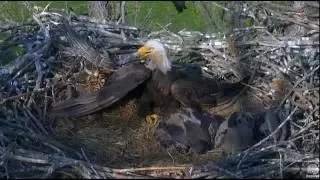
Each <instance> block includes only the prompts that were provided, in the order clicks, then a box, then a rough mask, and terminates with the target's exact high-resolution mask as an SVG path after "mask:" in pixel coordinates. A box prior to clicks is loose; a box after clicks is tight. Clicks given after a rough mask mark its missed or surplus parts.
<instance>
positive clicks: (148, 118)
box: [145, 114, 160, 125]
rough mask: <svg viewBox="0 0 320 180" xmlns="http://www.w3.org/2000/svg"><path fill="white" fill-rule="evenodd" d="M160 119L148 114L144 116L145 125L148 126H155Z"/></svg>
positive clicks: (156, 115)
mask: <svg viewBox="0 0 320 180" xmlns="http://www.w3.org/2000/svg"><path fill="white" fill-rule="evenodd" d="M159 119H160V116H159V115H158V114H150V115H147V116H146V119H145V121H146V123H147V124H150V125H155V124H156V123H157V122H158V120H159Z"/></svg>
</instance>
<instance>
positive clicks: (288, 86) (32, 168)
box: [0, 6, 319, 178]
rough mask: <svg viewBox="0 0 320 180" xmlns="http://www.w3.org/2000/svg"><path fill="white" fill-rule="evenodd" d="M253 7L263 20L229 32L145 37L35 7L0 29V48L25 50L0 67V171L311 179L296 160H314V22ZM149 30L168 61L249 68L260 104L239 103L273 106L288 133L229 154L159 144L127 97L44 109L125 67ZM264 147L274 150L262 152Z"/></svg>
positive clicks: (219, 71)
mask: <svg viewBox="0 0 320 180" xmlns="http://www.w3.org/2000/svg"><path fill="white" fill-rule="evenodd" d="M252 8H253V9H251V10H256V11H255V13H254V15H255V16H256V17H255V18H256V19H259V20H264V21H261V23H260V24H256V26H253V27H250V28H244V29H234V32H233V33H232V34H231V35H230V36H229V37H228V38H224V36H222V35H219V34H201V33H197V32H186V31H180V32H179V33H177V34H174V33H172V32H170V31H168V30H166V29H164V30H161V31H159V32H152V33H149V34H143V33H139V31H138V29H137V28H135V27H132V26H125V25H114V24H108V25H106V24H104V25H103V24H97V23H94V22H92V21H91V20H90V19H89V18H87V17H83V16H78V17H77V16H71V19H69V20H66V16H64V15H61V14H58V13H52V12H42V13H40V14H37V15H35V16H34V19H35V21H32V23H30V24H26V25H24V26H17V25H11V26H10V25H8V26H7V27H5V28H2V30H1V31H2V32H10V34H11V36H10V38H8V39H7V40H5V41H4V42H3V44H4V46H2V47H4V48H5V45H7V44H6V43H8V42H18V43H19V44H23V45H24V47H25V49H26V53H25V54H24V55H22V56H20V57H18V58H17V59H16V60H15V61H13V62H11V63H10V64H9V65H7V66H4V67H1V68H0V82H1V84H3V86H1V92H0V97H1V101H0V103H1V106H0V125H1V126H0V127H1V131H0V132H1V133H0V142H1V146H0V147H1V148H0V149H1V154H2V155H1V165H0V169H1V171H0V172H1V176H2V177H10V178H17V177H73V178H75V177H83V178H106V177H127V178H129V177H168V176H170V177H189V178H190V177H191V178H197V177H234V178H248V177H268V178H271V177H286V176H287V175H291V176H292V175H296V174H298V175H300V176H301V177H306V176H308V175H309V176H311V175H315V174H312V172H313V171H311V170H310V169H309V170H307V169H301V167H314V166H316V165H317V164H319V144H318V142H319V103H318V102H319V93H318V92H319V77H318V76H317V74H318V73H319V42H318V39H317V38H318V37H319V26H318V25H317V24H319V19H318V18H313V17H311V16H310V15H309V14H307V13H305V14H304V16H303V17H304V18H305V19H304V20H303V21H302V20H301V17H300V14H299V15H297V14H289V13H279V12H278V11H276V8H275V9H268V8H267V7H263V6H259V7H252ZM267 12H271V13H272V15H270V14H268V13H267ZM294 18H296V19H297V20H296V21H294V22H292V19H294ZM306 19H307V20H306ZM279 20H281V21H283V22H282V23H283V24H281V22H280V23H279ZM35 22H36V23H35ZM56 22H57V23H56ZM275 22H277V23H275ZM287 22H290V23H291V24H289V25H288V24H287ZM258 25H259V26H258ZM315 25H317V26H315ZM298 27H299V30H300V31H298ZM27 32H28V33H27ZM284 32H285V33H284ZM83 37H88V39H87V38H83ZM151 38H158V39H160V40H161V41H162V42H164V43H165V44H166V46H167V47H168V50H169V56H170V57H171V59H175V60H176V61H177V62H180V63H186V62H187V63H198V64H201V65H203V66H204V71H206V72H207V74H208V75H210V76H213V77H218V78H227V74H234V75H235V76H238V75H239V74H241V69H246V70H252V71H254V72H256V76H255V78H254V79H253V81H252V82H251V83H250V85H249V87H248V90H247V91H248V92H247V96H248V97H247V98H246V100H247V101H248V100H250V101H253V102H258V104H252V103H251V104H252V107H250V106H246V107H245V108H246V109H240V110H241V111H257V110H262V109H263V108H265V107H279V108H281V109H282V110H283V111H281V112H282V113H283V114H282V115H283V124H284V123H290V126H291V136H290V138H289V139H288V140H286V141H285V142H274V141H269V140H270V139H271V138H270V137H267V138H266V139H264V140H262V141H260V142H259V143H258V144H256V145H254V146H252V147H251V148H249V149H248V150H246V151H244V152H241V153H239V154H234V155H232V156H229V157H228V158H226V157H225V156H223V155H222V153H221V152H220V151H219V150H212V151H210V152H208V153H207V154H204V155H194V154H180V153H178V152H176V151H175V150H173V149H169V150H165V149H163V148H161V147H160V146H159V144H158V143H157V142H156V141H155V140H154V137H153V136H152V132H153V130H154V128H155V126H156V125H153V126H152V125H150V124H147V123H145V122H144V121H143V120H142V119H139V118H138V117H137V116H136V113H135V106H136V99H135V98H134V97H130V96H128V97H126V98H125V99H123V100H121V102H119V103H117V104H115V105H113V106H112V107H111V108H108V109H107V110H103V111H100V112H97V113H95V114H93V115H89V116H85V117H81V118H70V119H52V118H50V117H47V115H46V114H47V111H48V110H49V109H50V106H51V104H52V103H53V102H58V101H61V100H64V99H67V98H71V97H76V96H79V95H81V94H82V93H83V94H84V93H87V92H91V91H96V90H97V89H99V88H100V87H101V86H102V85H103V79H104V78H107V77H108V75H109V74H110V73H111V72H112V71H113V68H114V67H112V66H111V64H114V63H111V62H112V61H115V62H117V63H122V64H124V63H126V60H127V59H128V58H130V53H132V52H135V51H136V49H137V47H138V46H139V45H141V44H142V42H143V41H144V40H146V39H151ZM8 46H13V44H9V45H8ZM247 101H246V102H245V103H247ZM240 104H241V102H240ZM248 104H250V103H248ZM240 106H241V105H240ZM241 108H242V107H241ZM210 110H211V111H212V112H217V110H215V109H210ZM236 110H239V107H238V109H237V108H236ZM283 124H281V126H282V125H283ZM276 131H277V130H276ZM272 154H276V155H277V157H276V158H274V157H273V156H272V158H270V155H272Z"/></svg>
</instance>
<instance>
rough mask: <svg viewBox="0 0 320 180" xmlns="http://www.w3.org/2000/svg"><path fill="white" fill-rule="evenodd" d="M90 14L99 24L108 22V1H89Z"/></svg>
mask: <svg viewBox="0 0 320 180" xmlns="http://www.w3.org/2000/svg"><path fill="white" fill-rule="evenodd" d="M88 6H89V8H88V14H89V16H90V17H93V18H95V19H96V20H97V21H98V22H101V23H105V22H107V21H108V8H107V6H108V1H88Z"/></svg>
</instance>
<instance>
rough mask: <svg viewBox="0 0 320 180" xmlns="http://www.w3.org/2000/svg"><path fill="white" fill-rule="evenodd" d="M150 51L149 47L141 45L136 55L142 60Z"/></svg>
mask: <svg viewBox="0 0 320 180" xmlns="http://www.w3.org/2000/svg"><path fill="white" fill-rule="evenodd" d="M150 53H151V49H150V48H147V47H145V46H142V47H141V48H139V49H138V57H139V58H141V59H142V60H144V59H146V58H147V56H148V55H149V54H150Z"/></svg>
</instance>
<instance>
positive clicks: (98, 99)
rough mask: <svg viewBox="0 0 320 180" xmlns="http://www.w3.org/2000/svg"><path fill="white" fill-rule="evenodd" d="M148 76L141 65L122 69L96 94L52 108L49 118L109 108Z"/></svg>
mask: <svg viewBox="0 0 320 180" xmlns="http://www.w3.org/2000/svg"><path fill="white" fill-rule="evenodd" d="M149 76H150V70H148V69H146V68H145V67H144V66H143V65H140V64H133V65H130V66H126V67H122V68H120V69H119V70H117V71H116V72H115V73H114V74H112V76H111V77H110V81H108V82H106V85H105V86H104V87H103V88H102V89H101V90H100V91H97V92H93V93H90V94H87V95H84V96H81V97H78V98H75V99H69V100H66V101H63V102H61V103H58V104H56V105H54V106H53V108H52V110H51V112H50V116H55V117H57V116H59V117H68V116H69V117H71V116H83V115H88V114H91V113H93V112H96V111H99V110H101V109H104V108H106V107H109V106H110V105H112V104H113V103H115V102H117V101H118V100H120V99H121V98H123V97H124V96H125V95H127V94H128V93H129V92H130V91H131V90H133V89H135V88H136V87H137V86H138V85H140V84H142V83H143V82H145V81H146V80H147V79H148V78H149Z"/></svg>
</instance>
